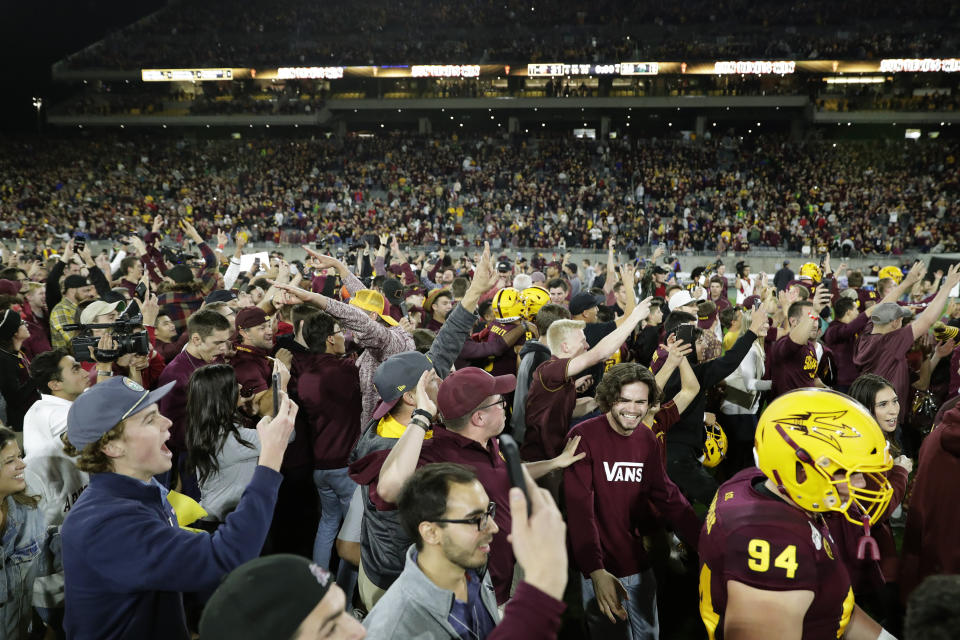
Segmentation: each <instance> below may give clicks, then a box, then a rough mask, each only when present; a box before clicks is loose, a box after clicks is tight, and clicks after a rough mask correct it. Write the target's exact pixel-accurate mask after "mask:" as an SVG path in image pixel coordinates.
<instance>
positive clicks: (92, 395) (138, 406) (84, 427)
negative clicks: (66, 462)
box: [67, 377, 176, 449]
mask: <svg viewBox="0 0 960 640" xmlns="http://www.w3.org/2000/svg"><path fill="white" fill-rule="evenodd" d="M175 384H176V381H173V382H168V383H167V384H165V385H163V386H162V387H160V388H159V389H154V390H153V391H147V390H146V389H144V388H143V387H142V386H140V385H139V384H137V383H136V382H134V381H133V380H131V379H130V378H127V377H116V378H110V379H109V380H107V381H105V382H100V383H98V384H96V385H94V386H92V387H90V388H89V389H87V390H86V391H84V392H83V393H81V394H80V397H78V398H77V399H76V400H74V401H73V404H72V405H70V410H69V411H68V412H67V438H68V439H69V440H70V444H72V445H73V446H74V447H75V448H77V449H83V448H84V447H86V446H87V445H88V444H90V443H91V442H96V441H97V440H99V439H100V438H102V437H103V434H105V433H106V432H107V431H110V429H113V428H114V427H115V426H117V425H118V424H120V422H121V421H123V420H126V419H127V418H129V417H130V416H132V415H133V414H135V413H139V412H140V411H143V410H144V409H146V408H147V407H149V406H150V405H152V404H156V403H157V402H159V400H160V398H162V397H163V396H165V395H167V394H168V393H169V392H170V390H171V389H173V385H175Z"/></svg>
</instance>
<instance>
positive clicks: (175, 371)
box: [157, 349, 219, 453]
mask: <svg viewBox="0 0 960 640" xmlns="http://www.w3.org/2000/svg"><path fill="white" fill-rule="evenodd" d="M217 362H219V359H218V360H217ZM207 364H213V363H212V362H204V361H203V360H201V359H200V358H194V357H193V356H191V355H190V354H189V353H188V352H187V350H186V349H184V350H183V351H181V352H180V353H179V354H177V356H176V357H175V358H174V359H173V360H171V361H170V362H168V363H167V366H166V367H164V369H163V373H161V374H160V381H159V382H158V383H157V386H160V387H162V386H163V385H165V384H167V383H168V382H171V381H176V384H175V385H173V388H172V389H170V391H169V392H168V393H167V395H165V396H163V397H162V398H160V402H158V403H157V410H158V411H160V413H161V414H163V416H164V417H165V418H167V419H168V420H169V421H170V422H172V423H173V424H172V425H171V426H170V440H169V441H168V442H167V446H168V447H169V448H170V450H171V451H173V452H175V453H178V452H179V453H183V452H185V451H186V450H187V421H186V416H187V390H188V388H189V386H190V376H191V375H193V372H194V371H196V370H197V369H199V368H200V367H202V366H204V365H207Z"/></svg>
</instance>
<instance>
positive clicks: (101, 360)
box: [72, 298, 164, 389]
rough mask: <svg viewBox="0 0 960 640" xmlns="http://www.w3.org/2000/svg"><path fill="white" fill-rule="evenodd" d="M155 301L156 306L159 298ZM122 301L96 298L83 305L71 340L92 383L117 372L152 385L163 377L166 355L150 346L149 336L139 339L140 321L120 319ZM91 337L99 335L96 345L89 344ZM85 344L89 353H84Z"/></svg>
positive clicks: (145, 385)
mask: <svg viewBox="0 0 960 640" xmlns="http://www.w3.org/2000/svg"><path fill="white" fill-rule="evenodd" d="M152 301H153V305H154V307H155V306H156V299H155V298H153V299H152ZM120 304H121V303H120V302H105V301H103V300H94V301H93V302H90V303H86V304H84V305H81V306H80V308H79V312H80V313H79V316H80V317H79V318H78V324H79V325H80V331H79V335H78V336H77V337H76V338H74V340H73V341H72V345H73V351H74V356H75V357H77V358H78V359H81V358H82V359H83V360H84V361H85V362H84V364H83V366H84V369H86V370H88V371H89V372H90V384H91V385H94V384H96V383H97V382H102V381H103V380H104V379H106V378H109V377H111V376H114V375H118V376H126V377H128V378H130V379H131V380H133V381H135V382H136V383H137V384H140V385H141V386H143V387H146V388H148V389H151V388H153V387H155V386H156V385H157V382H158V381H159V379H160V373H161V372H162V371H163V367H164V361H163V358H162V357H161V356H160V355H159V354H158V353H157V352H156V350H154V349H151V348H150V343H149V339H148V340H142V339H140V340H138V339H137V338H138V337H140V334H141V332H142V329H141V327H140V326H139V325H131V324H128V323H126V322H117V321H118V319H119V318H120V313H119V310H118V309H119V307H120ZM91 325H92V326H91ZM98 325H113V326H112V327H111V326H98ZM120 336H123V337H122V338H121V337H120ZM91 338H92V339H98V342H97V343H96V345H97V346H96V347H94V346H93V345H92V344H90V342H91ZM84 346H86V351H87V353H86V354H84V353H83V350H84ZM78 350H79V352H78ZM118 352H119V353H118Z"/></svg>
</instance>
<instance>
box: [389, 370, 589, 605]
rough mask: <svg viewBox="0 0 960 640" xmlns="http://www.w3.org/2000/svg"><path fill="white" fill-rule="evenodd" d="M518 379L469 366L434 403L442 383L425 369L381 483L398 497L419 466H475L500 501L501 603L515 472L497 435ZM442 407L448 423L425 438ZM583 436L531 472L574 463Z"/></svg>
mask: <svg viewBox="0 0 960 640" xmlns="http://www.w3.org/2000/svg"><path fill="white" fill-rule="evenodd" d="M516 382H517V381H516V377H515V376H513V375H505V376H496V377H494V376H492V375H490V374H489V373H487V372H486V371H484V370H483V369H478V368H476V367H465V368H463V369H459V370H458V371H455V372H454V373H451V374H450V375H449V376H447V377H446V378H444V380H443V381H442V382H441V383H440V386H439V388H438V389H437V392H436V403H435V404H434V402H433V400H432V399H431V398H430V397H429V393H430V392H429V390H430V388H431V387H432V386H433V385H434V384H435V383H436V374H434V373H433V372H432V371H428V372H426V373H425V374H423V377H421V378H420V381H419V383H418V384H417V410H416V411H414V414H413V417H412V418H411V420H410V423H409V425H408V426H407V430H406V431H405V432H404V434H403V436H401V437H400V440H399V441H398V442H397V444H396V446H394V448H393V449H392V450H391V451H390V454H389V455H388V456H387V458H386V460H385V461H384V463H383V467H382V468H381V469H380V475H379V479H378V483H377V487H376V492H377V494H378V497H379V498H380V499H382V500H383V501H385V502H387V503H398V502H399V499H400V497H401V491H402V489H403V487H404V483H405V482H406V481H407V480H408V479H409V478H410V477H411V476H413V474H414V471H415V470H416V469H417V467H420V466H423V465H426V464H430V463H434V462H455V463H460V464H463V465H466V466H468V467H470V469H472V470H473V472H474V473H475V474H476V476H477V479H478V480H479V482H480V486H481V487H483V489H484V491H485V494H484V495H489V499H490V500H492V501H493V502H495V503H496V504H497V508H496V511H495V513H494V512H491V516H493V517H494V518H495V520H496V525H497V526H496V527H493V528H492V529H491V530H490V535H489V536H488V537H489V547H490V548H489V549H488V552H489V554H490V561H489V568H490V578H491V581H492V583H493V587H494V589H495V590H496V599H497V602H499V603H500V604H503V603H504V602H506V601H507V599H508V598H509V596H510V587H511V585H512V584H513V570H514V564H515V561H514V557H513V552H512V550H511V548H510V542H509V540H507V536H508V535H509V534H510V530H511V518H510V503H509V498H508V493H509V491H510V478H509V475H508V474H507V464H506V462H505V461H504V458H503V456H502V455H501V454H500V443H499V440H498V439H497V436H499V435H500V433H501V432H502V431H503V428H504V424H505V422H506V413H505V410H504V405H505V400H504V399H503V395H504V394H507V393H510V392H511V391H513V390H514V388H515V387H516ZM438 412H439V416H440V417H441V418H442V420H443V425H444V427H446V428H444V429H434V430H433V437H432V438H430V439H429V440H426V441H425V440H424V435H425V432H426V430H427V429H428V428H429V426H430V424H431V423H432V422H433V418H434V416H435V415H436V414H437V413H438ZM427 416H429V418H428V417H427ZM410 427H414V428H410ZM579 441H580V439H579V438H573V439H572V440H570V441H569V442H568V443H567V446H566V447H565V448H564V449H563V451H562V452H561V453H560V454H559V455H558V456H556V457H555V458H552V459H549V460H542V461H539V462H533V463H527V464H526V465H524V466H525V468H526V470H527V472H528V473H529V474H530V475H531V477H533V479H537V478H539V477H542V476H543V475H545V474H547V473H549V472H550V471H553V470H554V469H564V468H566V467H568V466H569V465H571V464H573V463H574V462H576V461H577V460H579V459H580V458H582V457H583V456H582V454H580V455H577V454H576V450H577V445H578V443H579ZM481 511H482V509H481ZM401 517H402V514H401Z"/></svg>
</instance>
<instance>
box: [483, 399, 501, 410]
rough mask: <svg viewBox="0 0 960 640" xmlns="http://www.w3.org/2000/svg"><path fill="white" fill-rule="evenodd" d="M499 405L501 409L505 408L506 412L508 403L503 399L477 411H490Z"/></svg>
mask: <svg viewBox="0 0 960 640" xmlns="http://www.w3.org/2000/svg"><path fill="white" fill-rule="evenodd" d="M497 405H500V406H501V407H503V409H504V410H506V408H507V401H506V400H505V399H503V398H500V399H499V400H497V401H496V402H491V403H490V404H485V405H483V406H482V407H477V411H480V410H481V409H489V408H490V407H495V406H497Z"/></svg>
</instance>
